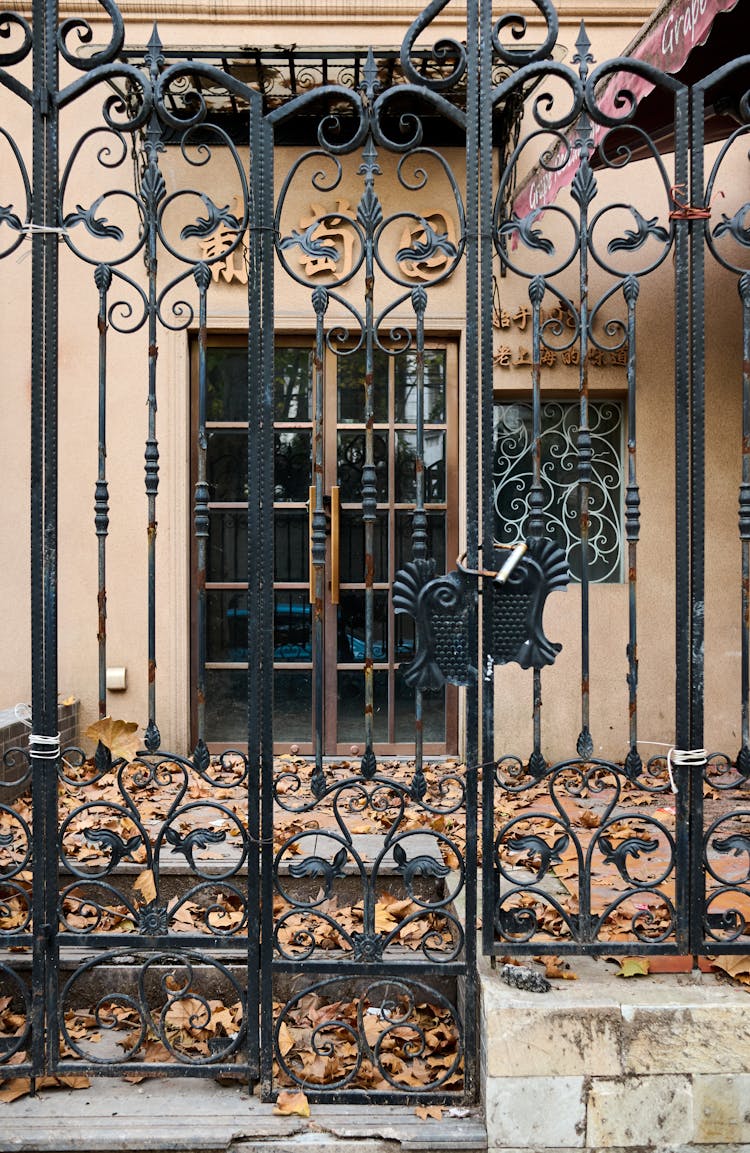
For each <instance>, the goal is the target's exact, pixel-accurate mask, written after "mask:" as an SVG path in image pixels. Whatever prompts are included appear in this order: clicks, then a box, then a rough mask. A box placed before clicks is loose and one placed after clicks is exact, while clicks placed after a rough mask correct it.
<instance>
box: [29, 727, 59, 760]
mask: <svg viewBox="0 0 750 1153" xmlns="http://www.w3.org/2000/svg"><path fill="white" fill-rule="evenodd" d="M29 752H30V754H31V756H32V757H36V759H37V760H40V761H56V760H57V759H58V757H59V756H60V734H59V733H58V734H57V736H55V737H51V736H45V735H44V734H42V733H29Z"/></svg>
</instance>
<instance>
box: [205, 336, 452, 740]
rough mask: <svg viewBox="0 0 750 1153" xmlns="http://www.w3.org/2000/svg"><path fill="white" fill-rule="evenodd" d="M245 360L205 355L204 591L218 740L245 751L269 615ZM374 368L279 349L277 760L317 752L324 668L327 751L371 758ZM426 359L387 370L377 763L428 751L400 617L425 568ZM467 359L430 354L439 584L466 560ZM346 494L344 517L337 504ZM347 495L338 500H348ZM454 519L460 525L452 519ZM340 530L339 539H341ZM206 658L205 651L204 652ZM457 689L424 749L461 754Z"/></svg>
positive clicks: (430, 712)
mask: <svg viewBox="0 0 750 1153" xmlns="http://www.w3.org/2000/svg"><path fill="white" fill-rule="evenodd" d="M246 358H247V350H246V346H244V347H243V346H242V345H241V344H240V343H239V342H237V343H231V342H230V341H229V340H224V341H223V342H222V343H221V344H216V345H212V346H211V347H210V348H209V349H208V354H207V413H206V415H207V421H206V431H207V441H208V452H207V472H208V483H209V492H210V505H209V548H208V568H207V585H206V622H207V626H206V658H207V661H206V729H207V732H206V735H207V739H208V740H209V742H211V743H216V744H220V743H221V744H226V743H231V742H244V740H245V734H246V701H247V678H248V668H247V623H248V612H250V613H252V612H254V611H255V609H256V606H255V604H254V602H253V598H252V597H249V596H248V584H247V436H248V424H247V395H246V394H247V388H246V373H247V367H246V364H247V359H246ZM363 378H364V358H363V355H362V354H360V353H352V354H347V353H344V354H343V355H342V354H339V355H334V354H333V353H331V352H329V353H328V354H327V358H326V362H325V364H324V366H323V373H322V374H321V375H319V376H317V377H316V375H315V374H314V373H313V371H312V350H311V346H310V344H309V343H307V342H303V341H302V340H299V341H296V342H292V341H290V342H288V343H281V342H279V344H278V345H277V348H276V354H275V373H274V411H275V428H274V736H275V741H276V747H277V749H278V751H279V752H289V751H298V752H300V753H306V754H309V753H311V752H312V751H313V747H314V742H313V732H312V727H313V718H314V715H315V713H314V709H313V694H314V692H315V684H316V678H315V677H314V675H313V670H314V668H315V662H317V661H318V660H321V661H323V677H322V678H321V679H320V681H319V682H318V683H320V684H322V686H323V689H322V692H323V694H324V701H323V717H324V730H325V731H324V733H323V748H324V751H325V753H326V754H336V753H339V754H350V753H352V751H353V750H356V751H357V752H359V751H361V749H362V747H363V710H364V677H363V671H362V670H363V663H364V647H365V594H364V589H365V572H364V565H365V549H364V526H363V521H362V510H361V506H360V502H361V495H362V493H361V485H362V467H363V464H364V438H365V425H364V388H363ZM317 380H319V381H320V382H321V385H320V386H321V388H322V389H323V393H324V395H323V397H322V401H323V413H324V416H323V429H324V436H323V483H324V491H325V509H326V520H327V545H326V570H325V572H326V581H325V585H326V596H325V598H324V621H323V638H324V639H323V644H322V646H321V647H322V651H321V652H320V653H318V652H316V643H315V635H314V629H313V611H312V606H311V583H310V582H311V564H310V538H311V520H310V485H311V483H312V477H313V469H312V463H311V462H312V459H313V447H314V446H313V429H314V424H313V415H314V412H315V406H316V400H317V398H316V397H315V396H314V395H313V390H314V387H315V382H316V381H317ZM416 380H417V366H416V354H414V353H411V352H406V353H401V354H398V355H394V356H389V355H387V354H386V353H383V352H381V353H379V354H378V355H377V356H376V359H375V387H374V392H375V426H374V432H375V466H376V474H377V489H378V512H377V526H376V533H375V550H374V561H375V573H374V579H375V612H374V617H375V635H374V643H373V659H374V692H375V713H374V737H375V742H376V750H377V751H378V752H381V753H384V754H389V753H390V754H399V753H400V754H404V755H408V753H409V751H410V749H412V750H413V744H414V693H413V691H412V690H411V689H410V688H409V687H408V686H407V685H406V684H405V682H404V680H403V676H402V675H401V673H400V671H399V666H400V665H401V663H402V662H406V661H409V660H410V659H411V658H412V656H413V655H414V632H413V624H412V621H411V619H410V618H407V617H404V616H400V615H399V616H397V615H395V614H394V613H393V609H392V603H391V586H392V583H393V578H394V575H395V573H396V572H397V571H398V569H399V568H400V567H401V566H402V565H403V564H404V563H405V562H406V561H407V560H409V559H410V557H411V517H412V510H413V507H414V501H415V491H416V480H415V461H416ZM455 381H456V356H455V349H454V348H453V347H452V346H450V345H449V346H443V347H427V348H426V350H425V366H424V382H425V404H424V412H425V437H424V441H425V447H424V455H425V506H426V511H427V520H428V555H430V556H432V557H434V558H435V560H436V562H437V570H438V572H444V571H445V569H446V564H447V566H448V567H450V566H451V565H452V564H453V561H454V559H455V556H456V553H457V551H458V550H457V540H456V527H457V526H456V524H455V509H456V507H457V491H456V455H457V418H456V413H455V405H456V384H455ZM332 495H333V508H332V507H331V496H332ZM337 497H338V499H336V498H337ZM449 510H450V513H451V514H452V515H449ZM332 522H333V532H331V527H332ZM196 647H197V646H196V645H194V649H195V648H196ZM456 713H457V710H456V694H455V690H452V689H450V688H449V689H448V690H447V694H446V692H445V690H440V692H439V693H436V694H434V695H432V694H426V695H425V697H424V700H423V722H424V742H425V743H424V751H425V753H428V754H432V755H440V754H442V753H446V752H454V751H456V748H457V731H456Z"/></svg>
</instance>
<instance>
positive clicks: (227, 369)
mask: <svg viewBox="0 0 750 1153" xmlns="http://www.w3.org/2000/svg"><path fill="white" fill-rule="evenodd" d="M206 419H207V420H209V421H211V420H239V421H246V420H247V349H246V348H240V347H237V348H207V349H206Z"/></svg>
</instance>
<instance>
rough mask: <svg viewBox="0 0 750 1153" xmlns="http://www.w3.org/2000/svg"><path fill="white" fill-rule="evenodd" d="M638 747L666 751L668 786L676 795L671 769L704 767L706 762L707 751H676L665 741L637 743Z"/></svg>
mask: <svg viewBox="0 0 750 1153" xmlns="http://www.w3.org/2000/svg"><path fill="white" fill-rule="evenodd" d="M636 743H637V744H639V745H653V746H654V747H655V748H660V749H666V750H667V772H668V773H669V785H670V788H671V789H672V792H673V793H676V792H677V791H678V790H677V784H676V782H675V779H674V773H673V772H672V768H673V767H674V768H675V769H677V768H685V767H689V766H691V765H705V763H706V761H707V760H708V750H707V749H677V748H675V746H674V745H670V744H668V743H667V741H637V742H636Z"/></svg>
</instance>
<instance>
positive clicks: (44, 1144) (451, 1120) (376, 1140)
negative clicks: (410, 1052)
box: [0, 1078, 487, 1153]
mask: <svg viewBox="0 0 750 1153" xmlns="http://www.w3.org/2000/svg"><path fill="white" fill-rule="evenodd" d="M460 1112H461V1113H464V1112H466V1111H464V1110H460ZM310 1113H311V1116H310V1118H309V1119H308V1118H302V1117H277V1116H275V1115H274V1113H273V1105H271V1104H268V1103H263V1102H261V1101H259V1100H258V1099H257V1098H256V1097H253V1096H251V1095H249V1093H248V1091H247V1089H246V1088H239V1087H235V1086H232V1087H227V1086H221V1085H219V1084H217V1083H216V1082H215V1081H210V1080H203V1079H195V1078H191V1079H188V1078H182V1079H177V1078H169V1079H166V1078H165V1079H163V1080H150V1081H147V1082H142V1083H141V1084H139V1085H131V1084H128V1083H125V1082H123V1081H121V1080H120V1079H119V1078H118V1079H112V1078H101V1079H100V1080H98V1081H93V1080H92V1085H91V1088H90V1089H79V1090H76V1091H74V1092H72V1091H66V1090H64V1089H49V1090H47V1089H45V1090H42V1091H41V1092H40V1093H39V1094H38V1096H36V1097H33V1098H32V1097H24V1098H21V1099H20V1100H18V1101H14V1102H12V1103H10V1104H8V1105H3V1106H0V1153H121V1151H122V1153H271V1151H273V1153H282V1151H283V1153H286V1151H287V1150H290V1151H293V1150H300V1151H301V1153H327V1151H328V1150H330V1153H431V1151H433V1150H434V1151H435V1153H439V1151H440V1150H446V1151H451V1153H485V1151H486V1149H487V1137H486V1130H485V1126H484V1121H483V1118H482V1115H481V1112H480V1111H479V1110H472V1111H469V1112H468V1116H451V1115H449V1111H448V1110H446V1113H445V1116H444V1117H443V1119H442V1120H441V1121H437V1120H433V1119H428V1120H427V1121H423V1120H422V1119H421V1118H419V1117H417V1115H416V1113H415V1111H414V1109H413V1108H409V1107H400V1106H399V1107H397V1106H382V1105H368V1104H363V1105H328V1104H326V1105H315V1104H312V1105H311V1106H310Z"/></svg>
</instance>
